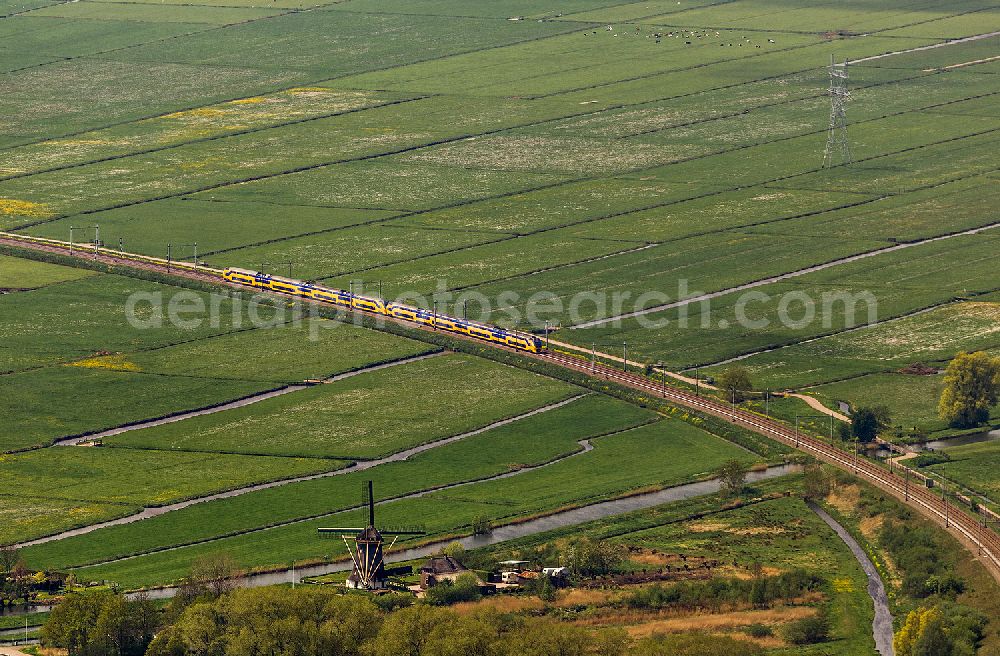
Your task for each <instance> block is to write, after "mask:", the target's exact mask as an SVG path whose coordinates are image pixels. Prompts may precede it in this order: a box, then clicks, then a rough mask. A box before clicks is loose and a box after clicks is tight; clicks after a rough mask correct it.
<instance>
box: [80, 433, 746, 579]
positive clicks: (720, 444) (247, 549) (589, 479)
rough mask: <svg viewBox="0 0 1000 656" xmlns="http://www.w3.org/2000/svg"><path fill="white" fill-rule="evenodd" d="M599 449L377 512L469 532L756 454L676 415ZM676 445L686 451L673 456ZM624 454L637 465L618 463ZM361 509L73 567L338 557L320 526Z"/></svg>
mask: <svg viewBox="0 0 1000 656" xmlns="http://www.w3.org/2000/svg"><path fill="white" fill-rule="evenodd" d="M594 447H595V448H594V450H593V451H591V452H589V453H587V454H583V455H580V456H578V457H575V458H570V459H568V460H564V461H562V462H559V463H557V464H553V465H551V466H549V467H545V468H542V469H538V470H535V471H530V472H526V473H524V474H521V475H518V476H514V477H511V478H508V479H504V480H500V481H495V482H484V483H477V484H472V485H469V486H466V487H462V488H457V489H455V490H446V491H442V492H436V493H430V494H427V495H425V496H423V497H420V498H417V499H412V500H406V501H400V502H394V503H388V504H386V505H384V506H382V507H381V508H380V510H379V512H380V518H381V519H380V521H383V522H385V523H386V524H397V525H405V524H407V522H408V521H412V519H413V518H420V521H421V522H423V524H424V525H425V526H426V529H427V530H428V532H429V533H430V534H431V535H435V534H437V535H442V534H444V535H447V534H451V533H453V532H460V533H462V532H464V533H467V532H468V526H469V525H470V524H471V523H472V521H473V520H474V519H476V518H477V517H487V518H489V519H491V520H492V521H494V522H503V521H510V520H511V519H514V518H516V517H518V516H521V515H525V514H534V513H538V512H543V511H546V510H554V509H556V508H559V507H563V506H566V505H567V504H579V503H583V502H594V501H597V500H600V499H602V498H607V497H609V496H616V495H620V494H622V493H625V492H627V491H629V490H633V489H636V488H646V487H649V486H664V485H675V484H678V483H681V482H684V481H687V480H692V479H695V478H700V477H704V476H705V475H706V474H707V473H708V472H711V471H713V470H714V469H715V468H716V467H718V466H719V465H720V464H721V463H722V462H723V461H724V460H726V459H728V458H743V459H746V460H750V459H751V456H750V455H749V454H747V453H746V452H745V451H743V450H741V449H739V448H738V447H736V446H734V445H732V444H731V443H728V442H725V441H724V440H721V439H720V438H717V437H715V436H712V435H710V434H708V433H705V432H703V431H700V430H698V429H696V428H693V427H691V426H690V425H688V424H683V423H680V422H676V421H670V420H666V421H660V422H657V423H655V424H651V425H649V426H644V427H640V428H635V429H632V430H630V431H626V432H624V433H618V434H615V435H612V436H609V437H605V438H602V439H600V440H596V441H595V444H594ZM678 449H680V450H683V452H684V453H685V454H686V457H684V458H677V457H675V456H676V453H678ZM626 459H627V460H628V461H629V462H631V463H633V465H632V466H630V467H627V468H622V467H619V466H617V465H618V464H620V463H621V462H623V461H624V460H626ZM501 499H502V501H501ZM362 514H363V513H360V512H357V511H352V512H348V513H339V514H334V515H331V516H329V517H325V518H322V519H318V520H309V521H305V522H302V523H296V524H291V525H288V526H284V527H279V528H275V529H272V530H268V531H264V532H260V533H250V534H247V535H245V536H237V537H232V538H225V539H222V540H219V541H214V542H208V543H205V544H202V545H195V546H191V547H184V548H181V549H176V550H172V551H166V552H161V553H154V554H150V555H147V556H140V557H138V558H133V559H130V560H126V561H122V562H119V563H114V564H108V565H99V566H95V567H87V568H84V569H79V570H75V571H76V573H77V575H78V576H79V577H81V578H87V579H90V578H95V579H108V580H114V581H117V582H119V583H121V584H122V585H126V586H136V585H149V584H152V583H157V582H166V581H169V580H175V579H177V578H179V577H181V576H183V575H184V574H185V572H186V569H187V567H188V566H189V563H190V562H191V559H192V558H194V557H197V556H198V555H200V554H204V553H218V552H228V553H231V554H232V555H233V556H234V557H235V558H236V559H237V560H238V561H239V562H240V563H241V564H243V565H244V566H246V567H254V566H263V565H269V564H275V563H288V562H290V561H292V560H299V559H306V558H322V557H324V556H327V555H331V554H332V555H338V556H339V555H340V554H341V553H342V551H341V548H342V547H341V548H338V547H337V545H336V544H334V543H331V542H329V541H326V540H324V539H322V538H319V537H317V535H316V533H315V530H316V528H317V527H320V526H332V525H340V524H344V523H346V524H352V523H356V522H358V521H363V520H362Z"/></svg>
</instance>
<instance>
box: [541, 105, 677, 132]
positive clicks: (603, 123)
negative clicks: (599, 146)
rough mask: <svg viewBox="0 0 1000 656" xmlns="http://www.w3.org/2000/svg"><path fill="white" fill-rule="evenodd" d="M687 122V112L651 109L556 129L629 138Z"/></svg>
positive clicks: (593, 118)
mask: <svg viewBox="0 0 1000 656" xmlns="http://www.w3.org/2000/svg"><path fill="white" fill-rule="evenodd" d="M686 120H690V118H689V114H687V113H685V112H681V111H676V110H667V109H663V108H662V107H650V108H646V109H634V110H631V111H626V112H620V113H617V114H607V113H601V114H596V115H594V116H590V117H585V118H580V119H576V120H573V121H569V122H567V123H563V124H561V125H559V126H557V127H556V129H557V130H570V131H572V132H584V133H586V134H590V135H593V136H595V137H627V136H630V135H633V134H639V133H642V132H650V131H653V130H662V129H664V128H668V127H670V126H672V125H677V124H679V123H683V122H684V121H686Z"/></svg>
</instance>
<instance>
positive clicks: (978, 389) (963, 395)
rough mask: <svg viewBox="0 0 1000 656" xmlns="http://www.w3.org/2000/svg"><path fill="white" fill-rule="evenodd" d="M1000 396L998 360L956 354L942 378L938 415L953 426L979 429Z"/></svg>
mask: <svg viewBox="0 0 1000 656" xmlns="http://www.w3.org/2000/svg"><path fill="white" fill-rule="evenodd" d="M998 395H1000V358H994V357H991V356H990V355H989V354H987V353H984V352H982V351H978V352H976V353H959V354H958V355H957V356H955V359H954V360H952V361H951V363H950V364H949V365H948V370H947V371H946V372H945V375H944V391H942V392H941V400H940V402H939V403H938V414H939V415H940V416H941V418H942V419H946V420H947V421H948V422H949V423H950V424H951V425H952V426H956V427H959V428H968V427H971V426H978V425H979V424H982V423H983V422H985V421H987V420H988V419H989V418H990V408H992V407H993V406H995V405H996V404H997V398H998Z"/></svg>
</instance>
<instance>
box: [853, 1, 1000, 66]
mask: <svg viewBox="0 0 1000 656" xmlns="http://www.w3.org/2000/svg"><path fill="white" fill-rule="evenodd" d="M989 9H992V7H984V8H982V9H977V10H975V11H968V12H964V13H961V14H955V16H964V15H966V14H975V13H978V12H981V11H987V10H989ZM948 18H953V16H948ZM935 20H941V19H935ZM924 22H928V23H933V22H934V21H933V20H932V21H924ZM914 24H915V25H920V24H921V23H914ZM902 27H910V26H909V25H903V26H902ZM893 29H899V28H893ZM994 36H1000V30H998V31H996V32H989V33H986V34H974V35H972V36H965V37H961V38H958V39H948V40H947V41H943V42H941V43H935V44H932V45H928V46H920V47H918V48H909V49H907V50H896V51H894V52H887V53H884V54H881V55H872V56H871V57H862V58H861V59H852V60H850V63H851V64H863V63H865V62H870V61H876V60H878V59H885V58H886V57H895V56H896V55H905V54H908V53H911V52H923V51H924V50H935V49H937V48H943V47H945V46H953V45H956V44H959V43H969V42H971V41H980V40H982V39H988V38H990V37H994ZM931 70H945V69H931Z"/></svg>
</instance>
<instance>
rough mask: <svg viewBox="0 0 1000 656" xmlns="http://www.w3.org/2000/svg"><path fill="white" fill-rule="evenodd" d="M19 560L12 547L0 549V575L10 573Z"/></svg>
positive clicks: (15, 550)
mask: <svg viewBox="0 0 1000 656" xmlns="http://www.w3.org/2000/svg"><path fill="white" fill-rule="evenodd" d="M20 560H21V556H20V554H19V553H18V551H17V549H15V548H14V547H0V573H3V574H8V573H10V571H11V570H13V569H14V566H15V565H17V563H18V562H20Z"/></svg>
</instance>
